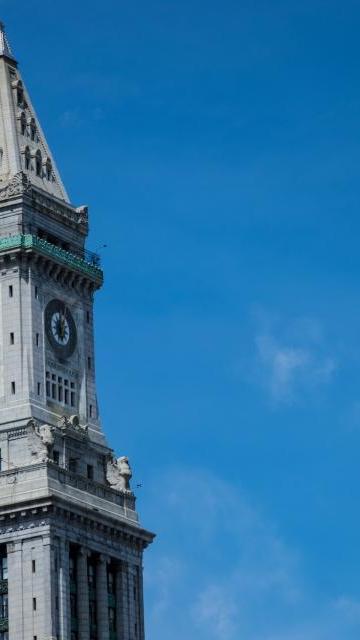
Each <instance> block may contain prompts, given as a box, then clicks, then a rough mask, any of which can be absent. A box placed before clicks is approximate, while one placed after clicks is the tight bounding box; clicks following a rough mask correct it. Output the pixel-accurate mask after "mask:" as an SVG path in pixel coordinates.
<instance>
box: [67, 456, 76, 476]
mask: <svg viewBox="0 0 360 640" xmlns="http://www.w3.org/2000/svg"><path fill="white" fill-rule="evenodd" d="M76 470H77V459H76V458H70V460H69V471H70V472H71V473H76Z"/></svg>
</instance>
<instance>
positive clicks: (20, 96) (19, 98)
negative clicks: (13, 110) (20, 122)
mask: <svg viewBox="0 0 360 640" xmlns="http://www.w3.org/2000/svg"><path fill="white" fill-rule="evenodd" d="M16 95H17V103H18V107H22V106H23V104H24V89H23V88H22V86H21V85H19V86H18V88H17V89H16Z"/></svg>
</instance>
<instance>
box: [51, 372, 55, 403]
mask: <svg viewBox="0 0 360 640" xmlns="http://www.w3.org/2000/svg"><path fill="white" fill-rule="evenodd" d="M51 397H52V399H53V400H56V376H55V375H54V374H53V375H52V376H51Z"/></svg>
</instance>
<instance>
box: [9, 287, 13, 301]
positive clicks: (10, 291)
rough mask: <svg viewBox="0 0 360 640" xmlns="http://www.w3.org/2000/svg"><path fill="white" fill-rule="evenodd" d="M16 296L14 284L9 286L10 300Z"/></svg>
mask: <svg viewBox="0 0 360 640" xmlns="http://www.w3.org/2000/svg"><path fill="white" fill-rule="evenodd" d="M13 295H14V288H13V286H12V284H10V285H9V298H12V297H13Z"/></svg>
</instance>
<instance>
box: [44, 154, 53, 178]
mask: <svg viewBox="0 0 360 640" xmlns="http://www.w3.org/2000/svg"><path fill="white" fill-rule="evenodd" d="M45 168H46V177H47V179H48V180H49V181H50V180H51V178H52V164H51V160H50V158H48V159H47V160H46V165H45Z"/></svg>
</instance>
